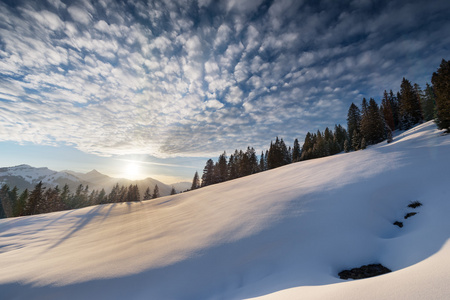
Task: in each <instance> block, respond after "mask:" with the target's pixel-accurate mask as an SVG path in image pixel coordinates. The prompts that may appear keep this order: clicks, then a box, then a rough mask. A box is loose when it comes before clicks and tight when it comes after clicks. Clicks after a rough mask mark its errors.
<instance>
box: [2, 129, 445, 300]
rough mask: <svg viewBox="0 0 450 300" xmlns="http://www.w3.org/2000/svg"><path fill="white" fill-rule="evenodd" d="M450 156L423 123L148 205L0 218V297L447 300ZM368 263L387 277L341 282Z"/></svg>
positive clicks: (442, 140)
mask: <svg viewBox="0 0 450 300" xmlns="http://www.w3.org/2000/svg"><path fill="white" fill-rule="evenodd" d="M449 153H450V136H449V135H447V136H442V135H441V133H440V132H439V131H438V130H437V129H436V127H435V125H434V124H433V123H431V122H428V123H425V124H422V125H419V126H417V127H415V128H413V129H411V130H409V131H407V132H405V133H403V134H402V135H400V136H398V137H396V138H395V139H394V142H392V143H390V144H386V143H382V144H379V145H375V146H371V147H369V148H368V149H366V150H364V151H357V152H352V153H346V154H340V155H336V156H332V157H326V158H322V159H316V160H310V161H305V162H300V163H294V164H291V165H288V166H285V167H281V168H278V169H275V170H271V171H267V172H264V173H259V174H256V175H252V176H248V177H244V178H240V179H238V180H233V181H228V182H224V183H221V184H217V185H212V186H208V187H205V188H202V189H199V190H196V191H192V192H188V193H183V194H180V195H175V196H168V197H163V198H158V199H156V201H145V202H142V203H116V204H108V205H100V206H95V207H88V208H83V209H79V210H73V211H63V212H57V213H51V214H46V215H36V216H29V217H21V218H14V219H2V220H0V266H1V272H0V291H1V292H2V299H28V298H33V299H50V298H52V299H63V298H64V299H246V298H253V297H261V298H262V299H444V298H445V297H447V296H448V295H450V286H449V285H448V282H450V270H449V268H448V266H449V265H450V243H449V237H450V218H449V216H448V214H449V213H450V201H449V199H450V192H449V191H450V188H449V185H448V183H449V177H450V176H449V174H450V173H449V170H450V155H449ZM411 201H420V202H421V203H422V204H423V206H421V207H418V208H415V209H412V208H408V207H407V206H408V204H409V203H410V202H411ZM413 211H414V212H417V214H416V215H414V216H412V217H410V218H408V219H404V216H405V214H407V213H409V212H413ZM395 221H401V222H403V225H404V226H403V228H399V227H398V226H395V225H393V223H394V222H395ZM370 263H381V264H383V265H385V266H386V267H388V268H390V269H391V270H392V271H393V272H392V273H389V274H386V275H382V276H378V277H373V278H369V279H363V280H342V279H339V277H338V275H337V274H338V273H339V272H340V271H341V270H343V269H349V268H354V267H359V266H361V265H364V264H370Z"/></svg>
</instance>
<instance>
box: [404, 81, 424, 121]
mask: <svg viewBox="0 0 450 300" xmlns="http://www.w3.org/2000/svg"><path fill="white" fill-rule="evenodd" d="M399 102H400V120H401V127H402V129H409V128H411V127H412V126H414V124H417V123H419V122H420V121H422V112H421V109H420V101H419V97H418V95H417V94H416V91H415V90H414V88H413V86H412V85H411V82H409V80H407V79H406V78H404V77H403V80H402V83H401V85H400V97H399Z"/></svg>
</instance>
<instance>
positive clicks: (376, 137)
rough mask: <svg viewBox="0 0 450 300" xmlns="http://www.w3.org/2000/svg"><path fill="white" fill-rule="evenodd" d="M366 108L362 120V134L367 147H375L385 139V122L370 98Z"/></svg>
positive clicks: (376, 105)
mask: <svg viewBox="0 0 450 300" xmlns="http://www.w3.org/2000/svg"><path fill="white" fill-rule="evenodd" d="M364 100H365V99H363V103H364ZM364 106H365V109H364V113H363V115H362V118H361V134H362V136H363V137H364V139H365V142H366V145H373V144H376V143H379V142H381V141H382V140H384V139H385V120H384V119H383V117H382V116H381V113H380V110H379V109H378V104H377V103H376V102H375V100H374V99H373V98H370V100H369V103H368V104H367V103H366V104H365V105H364Z"/></svg>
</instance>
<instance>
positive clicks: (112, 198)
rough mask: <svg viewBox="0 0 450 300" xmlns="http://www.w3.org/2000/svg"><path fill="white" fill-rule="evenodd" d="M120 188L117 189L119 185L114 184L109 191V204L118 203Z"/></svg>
mask: <svg viewBox="0 0 450 300" xmlns="http://www.w3.org/2000/svg"><path fill="white" fill-rule="evenodd" d="M119 193H120V187H119V183H116V184H115V185H114V186H113V188H112V189H111V192H109V195H108V200H109V203H117V202H119V200H120V199H119V197H120V194H119Z"/></svg>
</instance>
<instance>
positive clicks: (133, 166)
mask: <svg viewBox="0 0 450 300" xmlns="http://www.w3.org/2000/svg"><path fill="white" fill-rule="evenodd" d="M124 173H125V177H126V178H128V179H137V178H139V177H140V175H141V174H140V166H139V164H137V163H135V162H129V163H128V164H127V165H126V166H125V172H124Z"/></svg>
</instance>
